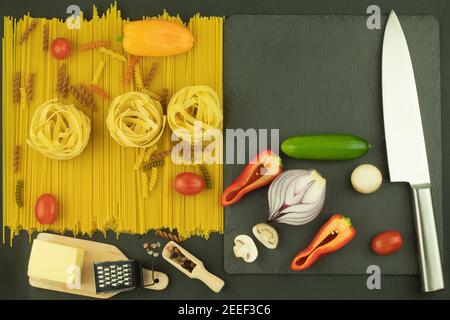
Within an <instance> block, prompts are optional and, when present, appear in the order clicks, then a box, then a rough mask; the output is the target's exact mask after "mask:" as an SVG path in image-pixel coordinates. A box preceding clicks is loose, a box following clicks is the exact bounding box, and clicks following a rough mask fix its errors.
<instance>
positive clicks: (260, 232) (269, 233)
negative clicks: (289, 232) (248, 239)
mask: <svg viewBox="0 0 450 320" xmlns="http://www.w3.org/2000/svg"><path fill="white" fill-rule="evenodd" d="M252 231H253V234H254V235H255V237H256V239H258V240H259V242H261V243H262V244H263V245H264V246H265V247H266V248H268V249H276V247H277V246H278V233H277V230H275V229H274V228H273V227H272V226H269V225H268V224H267V223H258V224H257V225H256V226H254V227H253V229H252Z"/></svg>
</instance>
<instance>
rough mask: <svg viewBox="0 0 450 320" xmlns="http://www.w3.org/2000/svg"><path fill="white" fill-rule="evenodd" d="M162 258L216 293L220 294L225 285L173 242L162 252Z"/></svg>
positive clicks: (200, 262)
mask: <svg viewBox="0 0 450 320" xmlns="http://www.w3.org/2000/svg"><path fill="white" fill-rule="evenodd" d="M174 248H175V252H174ZM177 250H178V251H177ZM162 256H163V258H164V259H165V260H167V262H169V263H170V264H171V265H173V266H174V267H175V268H177V269H178V270H180V271H181V272H182V273H184V274H185V275H186V276H188V277H189V278H191V279H198V280H200V281H202V282H203V283H205V284H206V285H207V286H208V287H209V288H210V289H211V290H212V291H214V292H215V293H219V292H220V291H221V290H222V288H223V286H224V285H225V282H224V281H223V280H222V279H220V278H219V277H217V276H215V275H213V274H212V273H210V272H209V271H207V270H206V269H205V267H204V265H203V262H202V261H200V260H199V259H198V258H196V257H194V256H193V255H192V254H191V253H189V252H188V251H186V250H185V249H184V248H182V247H181V246H180V245H179V244H177V243H175V242H173V241H170V242H168V243H167V244H166V246H165V247H164V249H163V251H162ZM191 262H192V263H191Z"/></svg>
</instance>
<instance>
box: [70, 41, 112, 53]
mask: <svg viewBox="0 0 450 320" xmlns="http://www.w3.org/2000/svg"><path fill="white" fill-rule="evenodd" d="M100 47H103V48H106V47H109V41H106V40H99V41H94V42H90V43H86V44H83V45H81V46H79V47H78V50H80V51H86V50H92V49H97V48H100Z"/></svg>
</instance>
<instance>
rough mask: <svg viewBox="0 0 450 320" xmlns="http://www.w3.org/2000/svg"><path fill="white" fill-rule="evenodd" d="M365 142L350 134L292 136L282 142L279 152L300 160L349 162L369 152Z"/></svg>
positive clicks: (368, 146)
mask: <svg viewBox="0 0 450 320" xmlns="http://www.w3.org/2000/svg"><path fill="white" fill-rule="evenodd" d="M369 148H370V145H369V144H368V143H367V141H366V140H364V139H362V138H360V137H357V136H354V135H350V134H321V135H301V136H293V137H290V138H288V139H286V140H284V141H283V143H282V144H281V150H282V151H283V152H284V153H285V154H286V155H287V156H289V157H291V158H295V159H302V160H351V159H355V158H359V157H361V156H362V155H364V154H365V153H366V152H367V151H369Z"/></svg>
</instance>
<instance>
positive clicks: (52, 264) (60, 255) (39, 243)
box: [28, 239, 84, 285]
mask: <svg viewBox="0 0 450 320" xmlns="http://www.w3.org/2000/svg"><path fill="white" fill-rule="evenodd" d="M83 260H84V249H80V248H74V247H69V246H65V245H61V244H57V243H53V242H48V241H43V240H39V239H35V240H34V241H33V247H32V249H31V255H30V260H29V262H28V276H29V277H32V278H38V279H43V280H50V281H56V282H61V283H65V284H67V285H75V284H77V283H80V281H81V271H82V270H83Z"/></svg>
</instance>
